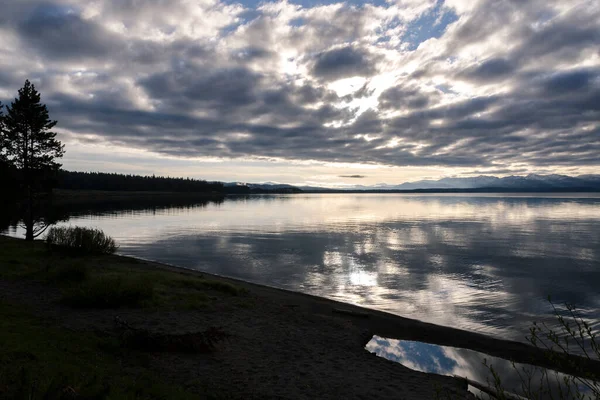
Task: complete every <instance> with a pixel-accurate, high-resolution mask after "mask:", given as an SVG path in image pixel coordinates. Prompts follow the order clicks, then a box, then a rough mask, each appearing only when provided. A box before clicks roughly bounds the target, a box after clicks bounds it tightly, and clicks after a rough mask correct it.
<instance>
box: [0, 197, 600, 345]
mask: <svg viewBox="0 0 600 400" xmlns="http://www.w3.org/2000/svg"><path fill="white" fill-rule="evenodd" d="M599 222H600V197H599V196H598V195H595V194H557V195H553V194H541V195H540V194H532V195H527V194H515V195H507V194H451V195H450V194H447V195H439V194H435V195H434V194H429V195H422V194H419V195H415V194H298V195H256V196H249V197H231V198H227V199H226V200H225V201H223V202H219V203H208V204H203V205H198V206H189V207H181V206H180V207H171V208H170V207H158V208H149V207H148V208H145V209H141V210H104V211H94V210H90V211H89V212H88V211H83V212H80V213H79V214H78V215H72V216H71V217H70V219H69V220H68V221H67V222H66V223H65V224H67V225H69V224H70V225H82V226H90V227H97V228H100V229H102V230H104V231H105V232H106V233H107V234H109V235H111V236H113V237H114V238H115V239H116V240H117V242H118V243H119V245H120V249H119V253H120V254H125V255H132V256H136V257H141V258H145V259H151V260H156V261H161V262H166V263H170V264H174V265H177V266H181V267H185V268H191V269H197V270H201V271H207V272H211V273H215V274H219V275H226V276H230V277H235V278H239V279H243V280H247V281H251V282H256V283H261V284H266V285H270V286H276V287H280V288H285V289H290V290H294V291H300V292H305V293H310V294H314V295H318V296H323V297H329V298H332V299H336V300H341V301H344V302H349V303H354V304H358V305H361V306H364V307H369V308H374V309H378V310H384V311H388V312H391V313H394V314H398V315H402V316H405V317H409V318H415V319H419V320H423V321H427V322H432V323H436V324H440V325H446V326H452V327H457V328H460V329H465V330H470V331H476V332H480V333H484V334H489V335H492V336H496V337H501V338H510V339H515V340H521V341H522V340H524V338H525V335H526V334H527V332H528V327H529V326H530V324H531V322H532V321H533V320H540V319H543V320H551V319H550V316H551V312H552V308H551V306H550V304H549V302H548V300H547V297H548V296H549V295H551V296H552V300H553V302H555V303H556V304H559V305H560V304H562V303H564V302H570V303H573V304H575V305H576V306H578V308H579V309H580V312H581V313H582V315H583V316H584V317H585V318H586V319H587V320H588V321H590V322H592V323H593V324H594V325H597V324H598V322H599V321H600V312H599V310H600V289H599V288H600V225H599ZM9 233H12V234H17V233H18V232H17V231H14V230H12V231H10V232H9Z"/></svg>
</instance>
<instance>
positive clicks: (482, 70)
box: [459, 58, 516, 83]
mask: <svg viewBox="0 0 600 400" xmlns="http://www.w3.org/2000/svg"><path fill="white" fill-rule="evenodd" d="M515 69H516V66H515V65H514V64H513V63H512V62H510V61H509V60H507V59H504V58H492V59H490V60H486V61H484V62H482V63H481V64H478V65H476V66H473V67H471V68H468V69H467V70H464V71H462V72H461V73H460V74H459V77H464V78H466V79H470V80H474V81H480V82H482V83H485V82H489V81H494V80H498V79H502V78H506V77H509V76H510V75H511V74H512V73H514V72H515Z"/></svg>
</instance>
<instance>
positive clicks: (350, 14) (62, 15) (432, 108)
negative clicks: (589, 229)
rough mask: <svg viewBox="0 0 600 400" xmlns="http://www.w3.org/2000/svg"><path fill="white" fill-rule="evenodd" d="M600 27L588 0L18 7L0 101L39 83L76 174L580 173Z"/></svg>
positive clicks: (6, 33)
mask: <svg viewBox="0 0 600 400" xmlns="http://www.w3.org/2000/svg"><path fill="white" fill-rule="evenodd" d="M599 19H600V5H599V4H598V3H597V2H594V1H591V0H577V1H569V2H564V1H558V0H557V1H543V2H542V1H533V2H528V3H526V4H519V5H514V4H512V3H508V2H500V3H499V2H494V1H478V2H464V1H462V0H446V1H442V0H438V1H428V2H422V1H397V2H393V3H387V2H380V1H376V2H372V3H368V2H358V1H353V2H348V3H334V2H331V3H325V4H324V3H313V2H308V1H303V2H301V3H298V4H296V3H293V2H286V1H283V2H266V3H260V4H257V3H254V2H241V3H231V2H228V3H225V2H220V1H216V0H206V1H202V2H196V1H189V0H172V1H169V2H164V1H158V0H151V1H148V2H147V3H146V4H145V6H144V7H143V8H139V7H136V6H135V2H131V1H117V0H101V1H91V0H90V1H77V2H75V1H71V0H60V1H59V0H56V1H53V2H42V1H38V0H30V1H27V2H21V1H17V0H10V1H9V2H8V4H7V5H5V6H3V14H2V16H0V33H2V35H0V99H2V101H3V102H6V101H9V100H10V99H11V98H12V97H13V96H14V94H15V92H16V89H17V88H18V87H19V86H20V85H21V84H22V82H23V81H24V79H26V78H29V79H31V80H32V81H33V82H34V83H35V84H36V85H37V86H38V89H40V90H41V92H42V95H43V101H45V102H46V103H47V104H48V106H49V108H50V112H51V117H53V118H55V119H57V120H59V127H60V130H61V134H62V137H61V138H62V139H63V140H64V141H65V142H66V144H67V156H66V158H65V163H64V164H65V167H66V168H70V169H86V170H95V169H102V170H111V168H114V170H117V171H123V172H129V171H131V172H140V171H148V172H153V171H155V172H157V173H167V174H169V175H175V174H183V175H194V176H197V175H200V176H201V177H206V178H208V179H223V180H234V179H235V180H244V181H248V180H258V181H266V180H275V179H274V178H273V175H274V174H275V175H277V174H278V172H274V169H276V168H277V169H280V168H281V169H283V170H286V171H292V170H293V169H294V168H296V171H297V172H296V173H291V172H290V173H288V172H286V173H284V174H279V178H282V179H289V180H288V182H290V183H307V182H320V181H321V180H322V178H323V177H329V178H328V179H325V180H324V182H325V184H328V185H344V184H355V183H356V182H352V181H350V179H352V178H340V175H344V176H349V175H353V174H355V172H356V171H360V170H361V169H363V166H377V167H376V169H375V171H376V172H374V173H373V174H369V176H368V177H366V178H364V180H361V184H362V183H364V184H374V183H380V182H388V183H399V182H402V181H406V180H410V179H413V178H417V179H419V178H426V177H441V176H444V175H463V174H472V173H475V172H479V171H482V172H485V173H491V174H497V175H503V174H510V173H517V174H521V173H527V172H541V171H543V172H563V173H571V174H573V173H575V174H577V173H586V172H588V171H593V170H594V168H597V167H598V164H599V163H600V160H599V157H598V156H597V154H599V153H598V151H599V150H600V139H599V137H600V136H599V135H598V132H599V131H600V123H599V121H600V116H599V115H600V110H599V109H598V107H597V104H599V102H600V101H599V99H600V53H598V51H597V48H598V45H599V44H600V25H599V24H598V23H597V22H598V20H599ZM116 158H118V159H119V161H118V162H115V161H114V159H116ZM86 159H94V160H96V161H95V162H90V163H86V162H85V161H86ZM140 159H144V160H147V161H148V163H146V164H144V166H143V167H140V165H138V164H137V163H138V162H140ZM216 160H218V161H216ZM103 163H104V165H102V164H103ZM269 163H270V164H269ZM176 164H177V165H186V169H184V170H182V169H173V168H175V167H174V165H176ZM266 164H269V165H271V168H268V167H266V168H265V169H262V168H263V167H262V166H263V165H266ZM214 165H218V168H217V169H215V167H214ZM224 165H229V166H230V167H231V168H230V170H229V171H230V172H229V175H227V174H226V173H224V170H221V169H219V168H221V167H223V166H224ZM237 166H243V167H242V168H235V167H237ZM341 166H344V167H341ZM344 168H345V169H346V171H342V169H344ZM390 171H393V172H390ZM417 171H419V172H417ZM358 173H359V172H358ZM315 177H319V178H318V179H316V178H315ZM279 178H278V179H279Z"/></svg>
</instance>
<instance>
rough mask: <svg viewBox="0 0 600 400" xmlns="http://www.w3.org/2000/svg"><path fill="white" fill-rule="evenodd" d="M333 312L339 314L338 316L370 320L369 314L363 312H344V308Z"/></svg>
mask: <svg viewBox="0 0 600 400" xmlns="http://www.w3.org/2000/svg"><path fill="white" fill-rule="evenodd" d="M333 312H334V313H337V314H345V315H351V316H353V317H359V318H369V313H366V312H361V311H350V310H344V309H343V308H334V309H333Z"/></svg>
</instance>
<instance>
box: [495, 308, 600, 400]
mask: <svg viewBox="0 0 600 400" xmlns="http://www.w3.org/2000/svg"><path fill="white" fill-rule="evenodd" d="M548 301H549V302H550V304H551V305H552V308H553V310H554V315H555V316H556V319H557V320H558V328H555V329H553V328H551V327H549V326H548V325H546V324H545V323H541V324H538V323H536V322H534V323H533V326H532V327H531V328H530V329H529V332H530V335H529V336H528V337H527V340H528V341H529V343H531V344H532V345H533V346H535V347H537V348H539V349H543V350H547V353H546V355H547V357H548V361H550V362H551V363H552V364H554V365H556V366H557V367H561V368H567V369H568V370H570V371H571V372H570V373H572V375H571V374H561V373H559V372H557V371H553V370H548V369H546V368H542V367H534V368H533V369H530V370H526V369H524V368H521V369H519V368H518V367H517V366H516V365H515V364H514V363H513V364H512V366H513V369H514V370H515V371H516V372H517V374H518V376H519V380H520V381H521V382H520V383H521V388H520V393H518V395H519V396H520V398H525V399H546V398H552V399H558V400H571V399H577V400H600V370H598V364H596V367H595V368H594V369H592V368H589V367H590V366H591V365H593V364H595V363H597V362H598V361H600V342H598V336H597V335H598V333H597V331H595V330H594V328H593V327H592V326H591V325H590V324H589V323H588V322H587V321H586V320H585V319H584V318H582V317H581V316H580V315H579V314H578V313H577V311H576V309H575V307H574V306H573V305H570V304H565V310H564V311H562V312H561V311H559V310H557V308H556V307H555V306H554V304H553V303H552V301H551V299H550V298H548ZM573 350H575V351H573ZM577 353H579V354H581V355H582V357H583V360H575V359H574V358H573V356H574V355H576V354H577ZM484 367H485V368H487V369H488V370H489V371H490V372H491V374H492V377H493V379H492V382H488V384H489V385H490V386H491V387H492V389H493V390H492V391H493V392H495V396H496V398H498V399H512V398H515V397H511V395H510V393H508V392H507V391H506V388H505V387H504V386H503V384H502V381H501V379H500V377H499V376H498V374H497V373H496V371H495V370H494V368H493V366H492V365H488V364H487V363H484ZM513 396H514V395H513Z"/></svg>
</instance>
